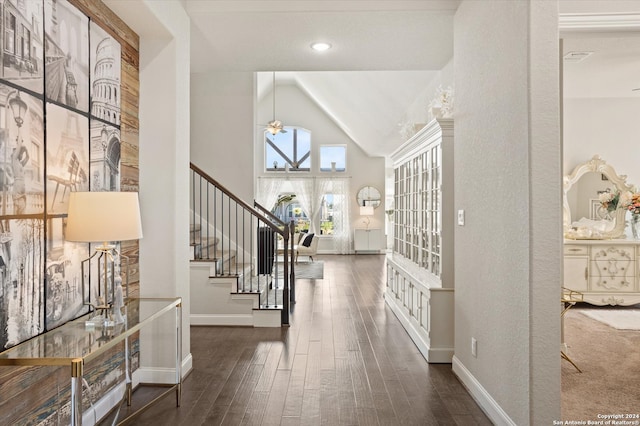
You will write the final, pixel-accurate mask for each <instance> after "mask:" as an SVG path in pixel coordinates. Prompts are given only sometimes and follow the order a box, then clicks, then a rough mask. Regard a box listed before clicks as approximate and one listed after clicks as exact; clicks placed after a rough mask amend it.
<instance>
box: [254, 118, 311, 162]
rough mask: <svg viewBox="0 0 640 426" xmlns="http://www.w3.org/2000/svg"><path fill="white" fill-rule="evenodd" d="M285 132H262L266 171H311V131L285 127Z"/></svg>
mask: <svg viewBox="0 0 640 426" xmlns="http://www.w3.org/2000/svg"><path fill="white" fill-rule="evenodd" d="M285 130H286V133H283V132H280V133H277V134H275V135H272V134H271V133H269V132H266V131H265V133H264V141H265V160H266V162H265V169H266V170H267V171H281V170H285V169H289V170H291V171H303V172H308V171H311V132H309V131H308V130H305V129H301V128H294V127H285Z"/></svg>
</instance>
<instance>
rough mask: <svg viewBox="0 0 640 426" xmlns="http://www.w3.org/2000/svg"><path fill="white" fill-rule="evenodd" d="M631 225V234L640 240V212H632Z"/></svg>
mask: <svg viewBox="0 0 640 426" xmlns="http://www.w3.org/2000/svg"><path fill="white" fill-rule="evenodd" d="M629 226H631V235H633V239H634V240H640V214H632V215H631V219H629Z"/></svg>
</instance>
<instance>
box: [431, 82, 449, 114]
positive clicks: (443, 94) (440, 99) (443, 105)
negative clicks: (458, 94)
mask: <svg viewBox="0 0 640 426" xmlns="http://www.w3.org/2000/svg"><path fill="white" fill-rule="evenodd" d="M429 112H430V113H431V115H432V116H434V117H442V118H450V117H452V116H453V88H452V87H451V86H449V87H447V88H446V89H443V88H442V86H438V89H437V90H436V97H435V99H433V100H432V101H431V103H429Z"/></svg>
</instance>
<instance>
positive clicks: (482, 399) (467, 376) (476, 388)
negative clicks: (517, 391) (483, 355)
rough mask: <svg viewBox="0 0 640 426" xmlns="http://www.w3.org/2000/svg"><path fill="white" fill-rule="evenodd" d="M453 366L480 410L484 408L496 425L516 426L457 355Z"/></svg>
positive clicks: (452, 362)
mask: <svg viewBox="0 0 640 426" xmlns="http://www.w3.org/2000/svg"><path fill="white" fill-rule="evenodd" d="M451 364H452V370H453V372H454V373H455V375H456V376H458V378H459V379H460V381H461V382H462V384H463V385H464V386H465V387H466V388H467V390H468V391H469V393H470V394H471V396H472V397H473V399H475V400H476V402H477V403H478V405H479V406H480V408H482V411H484V413H485V414H486V415H487V417H489V419H490V420H491V421H492V422H493V424H494V425H496V426H502V425H504V426H516V423H515V422H514V421H513V420H511V418H510V417H509V415H508V414H507V413H506V412H505V411H504V410H503V409H502V407H500V405H499V404H498V403H497V402H496V400H495V399H493V398H492V397H491V394H489V392H487V390H486V389H485V388H484V387H482V384H480V382H479V381H478V380H477V379H476V378H475V377H474V376H473V374H471V372H470V371H469V370H467V368H466V367H465V366H464V364H462V362H460V360H459V359H458V358H457V357H456V356H455V355H454V356H453V360H452V361H451Z"/></svg>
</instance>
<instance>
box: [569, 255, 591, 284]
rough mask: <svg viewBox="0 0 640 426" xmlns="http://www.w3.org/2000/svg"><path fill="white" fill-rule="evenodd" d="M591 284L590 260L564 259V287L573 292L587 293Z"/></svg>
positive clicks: (580, 257) (583, 257) (576, 257)
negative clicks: (588, 285)
mask: <svg viewBox="0 0 640 426" xmlns="http://www.w3.org/2000/svg"><path fill="white" fill-rule="evenodd" d="M588 282H589V258H588V257H587V256H575V257H574V256H571V257H569V256H566V257H565V258H564V286H565V287H567V288H570V289H571V290H578V291H587V283H588Z"/></svg>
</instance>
